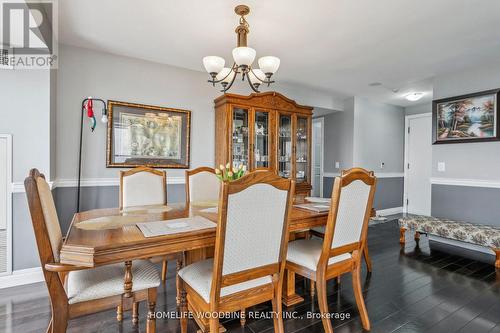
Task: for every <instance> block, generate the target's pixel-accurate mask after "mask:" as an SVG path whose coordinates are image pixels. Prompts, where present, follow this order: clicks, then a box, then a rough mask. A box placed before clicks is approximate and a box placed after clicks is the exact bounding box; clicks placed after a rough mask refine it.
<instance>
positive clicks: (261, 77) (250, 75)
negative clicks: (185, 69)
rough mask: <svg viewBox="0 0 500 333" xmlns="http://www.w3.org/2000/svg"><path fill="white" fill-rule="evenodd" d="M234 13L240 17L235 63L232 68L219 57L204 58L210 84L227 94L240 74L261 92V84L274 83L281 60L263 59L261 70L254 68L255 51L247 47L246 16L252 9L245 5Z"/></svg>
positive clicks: (240, 6) (260, 59)
mask: <svg viewBox="0 0 500 333" xmlns="http://www.w3.org/2000/svg"><path fill="white" fill-rule="evenodd" d="M234 12H235V13H236V14H237V15H239V16H240V24H239V25H238V26H237V27H236V35H237V36H238V44H237V45H238V46H237V47H236V48H234V49H233V59H234V63H233V65H232V66H231V67H224V65H225V63H226V61H225V60H224V58H221V57H218V56H207V57H204V58H203V65H204V66H205V69H206V70H207V72H208V73H209V74H210V77H211V79H210V80H208V82H210V83H212V85H213V86H214V87H215V84H216V83H220V84H221V86H222V90H221V91H222V92H226V91H227V90H229V89H230V88H231V86H232V85H233V83H234V81H235V79H236V77H237V76H238V74H241V80H242V81H245V79H246V81H247V82H248V84H249V85H250V87H251V88H252V90H253V91H255V92H259V87H260V85H261V84H267V86H269V85H270V84H271V83H274V81H272V80H271V76H273V74H274V73H276V71H277V70H278V67H279V66H280V59H279V58H277V57H273V56H265V57H261V58H259V60H258V63H259V67H260V68H253V67H252V63H253V61H254V60H255V53H256V52H255V50H254V49H252V48H251V47H248V46H247V34H248V33H249V32H250V29H249V25H248V22H247V20H246V19H245V15H248V14H249V13H250V8H249V7H248V6H245V5H239V6H236V8H234Z"/></svg>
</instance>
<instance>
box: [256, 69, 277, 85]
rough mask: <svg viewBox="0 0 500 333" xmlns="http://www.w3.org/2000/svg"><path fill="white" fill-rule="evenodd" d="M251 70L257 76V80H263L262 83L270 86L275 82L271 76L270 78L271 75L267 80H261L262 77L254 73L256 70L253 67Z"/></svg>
mask: <svg viewBox="0 0 500 333" xmlns="http://www.w3.org/2000/svg"><path fill="white" fill-rule="evenodd" d="M250 71H251V72H252V74H253V75H254V76H255V77H256V78H257V80H259V81H260V82H262V83H266V84H267V86H268V87H269V85H270V84H271V83H274V82H275V81H274V80H271V78H270V77H269V78H267V80H261V79H260V78H259V77H258V76H257V75H255V73H254V71H253V69H252V68H251V67H250Z"/></svg>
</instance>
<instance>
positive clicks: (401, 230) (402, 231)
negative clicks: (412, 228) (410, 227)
mask: <svg viewBox="0 0 500 333" xmlns="http://www.w3.org/2000/svg"><path fill="white" fill-rule="evenodd" d="M405 232H406V228H399V244H401V245H404V244H405Z"/></svg>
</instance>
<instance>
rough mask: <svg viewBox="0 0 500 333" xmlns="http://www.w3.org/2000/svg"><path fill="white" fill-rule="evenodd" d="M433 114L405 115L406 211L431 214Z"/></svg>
mask: <svg viewBox="0 0 500 333" xmlns="http://www.w3.org/2000/svg"><path fill="white" fill-rule="evenodd" d="M431 118H432V117H431V115H430V114H427V113H426V114H423V115H414V116H407V117H406V145H405V147H406V152H405V157H406V161H405V162H406V163H405V168H406V170H405V171H406V172H405V201H406V202H405V204H406V212H408V213H411V214H420V215H431V182H430V180H431V171H432V149H431V148H432V120H431Z"/></svg>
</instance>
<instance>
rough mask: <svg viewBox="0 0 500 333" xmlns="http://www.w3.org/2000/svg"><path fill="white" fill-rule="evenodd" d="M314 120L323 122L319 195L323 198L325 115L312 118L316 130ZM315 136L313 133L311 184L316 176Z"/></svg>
mask: <svg viewBox="0 0 500 333" xmlns="http://www.w3.org/2000/svg"><path fill="white" fill-rule="evenodd" d="M314 122H319V123H321V159H320V163H319V196H320V197H321V198H322V197H323V174H324V167H325V166H324V164H325V163H324V162H325V117H318V118H313V119H312V124H311V125H312V126H311V128H312V130H311V133H312V131H313V130H314ZM312 141H313V136H312V135H311V145H312V146H313V147H312V149H311V150H312V151H311V158H312V161H311V185H312V183H313V178H314V173H313V169H314V145H313V142H312Z"/></svg>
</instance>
